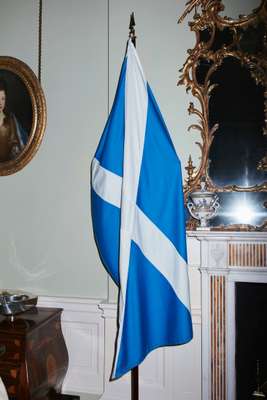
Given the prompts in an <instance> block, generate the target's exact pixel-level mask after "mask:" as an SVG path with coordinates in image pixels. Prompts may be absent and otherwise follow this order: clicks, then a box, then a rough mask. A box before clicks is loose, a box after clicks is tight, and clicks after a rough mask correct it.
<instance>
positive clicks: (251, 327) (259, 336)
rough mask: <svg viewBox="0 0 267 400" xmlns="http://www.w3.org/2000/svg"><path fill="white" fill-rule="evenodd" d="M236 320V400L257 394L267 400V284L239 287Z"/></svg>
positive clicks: (248, 399)
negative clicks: (262, 393) (256, 392)
mask: <svg viewBox="0 0 267 400" xmlns="http://www.w3.org/2000/svg"><path fill="white" fill-rule="evenodd" d="M235 319H236V352H235V367H236V400H252V399H254V398H258V397H253V392H255V391H257V390H258V391H260V392H265V395H266V399H267V390H266V389H267V383H265V382H266V381H267V284H266V283H247V282H238V283H236V285H235ZM257 363H258V373H257ZM264 383H265V385H264Z"/></svg>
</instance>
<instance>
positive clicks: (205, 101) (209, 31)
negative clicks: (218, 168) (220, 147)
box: [178, 0, 267, 196]
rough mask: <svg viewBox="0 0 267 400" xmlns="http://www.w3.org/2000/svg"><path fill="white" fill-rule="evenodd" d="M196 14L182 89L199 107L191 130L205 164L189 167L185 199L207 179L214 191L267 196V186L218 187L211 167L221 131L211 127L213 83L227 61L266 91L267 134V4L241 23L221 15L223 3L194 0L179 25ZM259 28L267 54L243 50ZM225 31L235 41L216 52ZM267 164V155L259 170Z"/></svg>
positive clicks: (193, 111)
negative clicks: (200, 73) (200, 74)
mask: <svg viewBox="0 0 267 400" xmlns="http://www.w3.org/2000/svg"><path fill="white" fill-rule="evenodd" d="M193 10H194V15H193V20H192V21H191V22H189V26H190V29H191V31H193V32H194V33H195V35H196V44H195V47H194V48H193V49H190V50H188V57H187V60H186V62H185V64H184V65H183V67H182V68H181V70H180V72H181V76H180V79H179V82H178V85H185V87H186V91H187V92H191V94H192V95H193V96H194V98H195V99H196V100H197V103H198V104H197V105H195V103H194V102H191V103H190V104H189V108H188V113H189V115H195V116H197V118H198V122H197V123H194V124H192V125H190V126H189V128H188V130H189V131H190V130H191V129H195V130H197V131H199V133H200V136H201V141H198V142H196V144H197V145H198V146H199V147H200V150H201V164H200V166H199V168H198V169H197V170H196V171H194V167H193V165H192V160H191V159H190V161H189V164H188V166H187V167H186V168H187V171H188V178H187V179H186V182H185V186H184V191H185V196H187V195H188V193H189V192H191V191H193V190H196V189H198V188H199V187H200V181H201V179H202V178H203V177H205V178H206V183H207V187H208V190H210V191H216V192H232V191H242V192H255V191H256V192H265V191H267V182H263V183H261V184H257V185H254V186H247V187H241V186H238V185H227V186H218V185H216V184H215V183H214V182H213V181H212V180H211V178H210V176H209V173H208V167H209V151H210V147H211V145H212V142H213V140H214V135H215V133H216V131H217V129H218V127H219V126H218V124H217V123H215V124H214V125H213V126H210V118H209V103H210V98H211V95H212V93H213V91H214V90H215V89H216V87H217V85H216V84H214V83H212V79H211V77H212V75H213V74H214V72H215V71H217V70H218V69H219V67H220V66H221V65H222V63H223V62H224V60H225V59H226V58H227V57H232V58H234V59H236V60H238V61H239V63H240V65H241V66H245V67H246V68H247V70H248V71H249V72H250V75H251V77H252V78H253V79H254V81H255V82H256V84H257V85H261V86H262V87H263V88H264V89H265V92H264V115H265V117H264V119H265V125H264V126H263V134H265V135H266V134H267V34H266V29H267V28H266V27H267V0H262V1H261V4H260V6H259V7H258V8H257V9H255V10H253V12H252V14H250V15H247V16H246V15H240V16H239V19H238V20H234V19H231V18H229V17H222V16H221V15H220V13H221V12H222V11H223V10H224V6H223V4H222V2H221V1H219V0H190V1H189V2H188V3H187V4H186V8H185V11H184V13H183V15H182V16H181V17H180V19H179V21H178V22H182V21H183V20H184V18H185V17H186V15H187V14H189V13H191V12H192V11H193ZM259 24H261V25H263V26H264V28H265V34H264V35H263V45H262V49H263V50H261V51H260V52H256V53H253V52H249V51H245V50H244V48H242V39H243V35H244V34H245V33H244V32H245V31H246V29H248V28H250V29H251V28H252V29H253V28H254V27H256V26H259ZM224 29H227V30H228V32H229V35H230V37H231V40H229V42H228V43H225V44H222V45H221V46H220V47H219V48H216V47H214V46H213V45H214V40H215V37H216V34H217V33H218V32H220V31H223V30H224ZM203 32H205V34H206V39H205V40H203ZM201 60H205V63H206V64H205V65H206V66H207V70H206V74H205V78H204V80H203V81H202V82H199V80H198V79H197V69H198V66H199V64H200V62H201ZM266 160H267V154H266V156H265V157H263V159H262V160H259V163H258V166H257V168H258V170H263V171H266Z"/></svg>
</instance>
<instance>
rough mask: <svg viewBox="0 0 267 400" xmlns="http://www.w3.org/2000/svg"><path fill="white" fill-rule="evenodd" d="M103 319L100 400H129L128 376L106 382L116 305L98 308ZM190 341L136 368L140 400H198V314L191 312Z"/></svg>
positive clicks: (162, 351) (157, 352)
mask: <svg viewBox="0 0 267 400" xmlns="http://www.w3.org/2000/svg"><path fill="white" fill-rule="evenodd" d="M100 307H101V308H102V310H103V316H104V319H105V385H104V394H103V396H102V397H101V400H130V398H131V396H130V376H129V374H127V375H126V376H124V377H123V378H121V379H119V380H116V381H112V382H110V380H109V377H110V373H111V367H112V361H113V354H114V340H115V337H116V331H117V324H116V314H117V305H116V304H110V303H108V304H102V305H100ZM192 316H193V329H194V339H193V340H192V341H191V342H190V343H189V344H186V345H184V346H175V347H165V348H160V349H157V350H155V351H153V352H152V353H150V354H149V356H148V357H147V358H146V359H145V361H144V362H143V363H142V364H141V365H140V369H139V370H140V378H139V385H140V400H176V399H177V398H179V399H180V400H200V398H201V313H200V309H193V311H192Z"/></svg>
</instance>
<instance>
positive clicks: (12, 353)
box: [0, 307, 68, 400]
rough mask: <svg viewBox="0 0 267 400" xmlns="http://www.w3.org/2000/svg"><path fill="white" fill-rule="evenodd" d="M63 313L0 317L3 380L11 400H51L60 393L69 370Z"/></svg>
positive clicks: (0, 373) (36, 312)
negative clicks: (62, 321) (62, 327)
mask: <svg viewBox="0 0 267 400" xmlns="http://www.w3.org/2000/svg"><path fill="white" fill-rule="evenodd" d="M61 312H62V310H61V309H58V308H40V307H34V308H32V309H31V310H29V311H27V312H25V313H22V314H19V315H17V316H15V317H13V318H11V317H4V316H0V376H1V378H2V380H3V382H4V384H5V386H6V388H7V392H8V395H9V398H10V399H12V400H13V399H14V400H37V399H38V400H46V399H47V400H48V399H53V398H56V393H60V391H61V386H62V382H63V379H64V377H65V375H66V372H67V368H68V353H67V348H66V345H65V341H64V338H63V335H62V330H61V323H60V317H61Z"/></svg>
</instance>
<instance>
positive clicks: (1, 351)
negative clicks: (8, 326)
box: [0, 344, 6, 357]
mask: <svg viewBox="0 0 267 400" xmlns="http://www.w3.org/2000/svg"><path fill="white" fill-rule="evenodd" d="M5 352H6V346H5V345H4V344H0V357H2V356H3V355H4V354H5Z"/></svg>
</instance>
